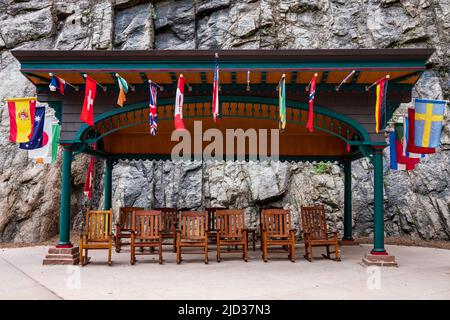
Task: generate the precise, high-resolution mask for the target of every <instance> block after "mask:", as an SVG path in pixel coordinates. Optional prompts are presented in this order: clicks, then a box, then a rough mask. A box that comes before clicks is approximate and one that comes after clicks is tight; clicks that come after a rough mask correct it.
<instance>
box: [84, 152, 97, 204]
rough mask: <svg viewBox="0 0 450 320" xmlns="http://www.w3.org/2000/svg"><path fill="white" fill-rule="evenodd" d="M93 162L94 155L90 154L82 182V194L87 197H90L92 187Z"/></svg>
mask: <svg viewBox="0 0 450 320" xmlns="http://www.w3.org/2000/svg"><path fill="white" fill-rule="evenodd" d="M94 162H95V158H94V156H91V159H90V160H89V167H88V171H87V173H86V180H85V182H84V190H83V191H84V195H85V196H86V197H87V198H88V199H92V189H93V186H94Z"/></svg>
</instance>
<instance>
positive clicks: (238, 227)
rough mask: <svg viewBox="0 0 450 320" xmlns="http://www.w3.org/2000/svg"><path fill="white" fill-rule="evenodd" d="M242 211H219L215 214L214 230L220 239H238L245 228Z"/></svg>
mask: <svg viewBox="0 0 450 320" xmlns="http://www.w3.org/2000/svg"><path fill="white" fill-rule="evenodd" d="M244 221H245V214H244V210H243V209H241V210H219V211H217V212H216V228H217V230H218V232H219V236H220V237H221V238H226V239H240V238H242V230H243V229H244V228H245V222H244Z"/></svg>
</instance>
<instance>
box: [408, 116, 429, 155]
mask: <svg viewBox="0 0 450 320" xmlns="http://www.w3.org/2000/svg"><path fill="white" fill-rule="evenodd" d="M403 137H404V141H405V142H404V143H403V155H404V156H405V157H408V158H424V157H425V155H424V154H421V153H415V152H409V151H408V144H409V143H410V140H411V139H410V136H409V118H408V117H403Z"/></svg>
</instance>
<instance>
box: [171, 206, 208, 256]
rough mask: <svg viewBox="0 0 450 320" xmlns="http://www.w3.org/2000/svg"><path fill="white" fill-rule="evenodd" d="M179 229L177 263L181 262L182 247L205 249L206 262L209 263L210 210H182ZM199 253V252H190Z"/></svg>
mask: <svg viewBox="0 0 450 320" xmlns="http://www.w3.org/2000/svg"><path fill="white" fill-rule="evenodd" d="M178 227H179V228H178V229H177V238H176V241H177V263H178V264H179V263H181V261H182V258H181V248H182V247H200V248H203V249H204V254H205V263H206V264H207V263H208V212H207V211H180V220H179V226H178ZM186 253H187V252H186ZM189 253H198V252H189Z"/></svg>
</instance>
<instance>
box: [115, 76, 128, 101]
mask: <svg viewBox="0 0 450 320" xmlns="http://www.w3.org/2000/svg"><path fill="white" fill-rule="evenodd" d="M117 83H118V84H119V98H117V104H118V105H119V106H121V107H123V104H124V103H125V101H127V99H126V97H125V94H127V93H128V83H127V81H126V80H125V79H124V78H122V77H120V76H117Z"/></svg>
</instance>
